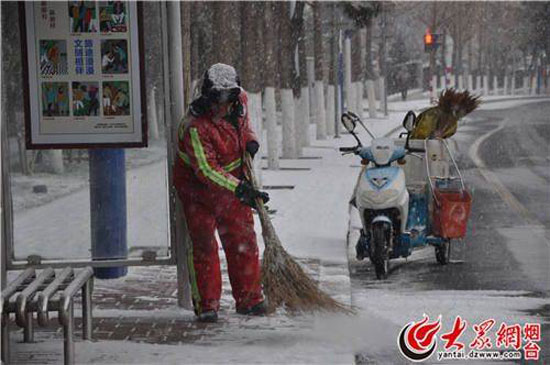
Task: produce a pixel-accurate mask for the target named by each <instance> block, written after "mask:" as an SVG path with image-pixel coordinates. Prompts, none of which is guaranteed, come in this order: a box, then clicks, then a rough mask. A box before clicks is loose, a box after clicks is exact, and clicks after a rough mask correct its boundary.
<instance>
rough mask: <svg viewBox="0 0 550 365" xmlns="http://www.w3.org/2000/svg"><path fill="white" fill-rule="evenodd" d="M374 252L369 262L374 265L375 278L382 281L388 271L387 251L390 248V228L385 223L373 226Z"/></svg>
mask: <svg viewBox="0 0 550 365" xmlns="http://www.w3.org/2000/svg"><path fill="white" fill-rule="evenodd" d="M372 238H373V249H374V252H373V254H372V257H371V261H372V263H373V264H374V271H375V272H376V278H377V279H378V280H383V279H386V278H387V277H388V273H389V270H390V259H389V255H388V249H389V247H390V239H391V226H390V225H389V224H387V223H379V224H375V225H374V227H373V228H372Z"/></svg>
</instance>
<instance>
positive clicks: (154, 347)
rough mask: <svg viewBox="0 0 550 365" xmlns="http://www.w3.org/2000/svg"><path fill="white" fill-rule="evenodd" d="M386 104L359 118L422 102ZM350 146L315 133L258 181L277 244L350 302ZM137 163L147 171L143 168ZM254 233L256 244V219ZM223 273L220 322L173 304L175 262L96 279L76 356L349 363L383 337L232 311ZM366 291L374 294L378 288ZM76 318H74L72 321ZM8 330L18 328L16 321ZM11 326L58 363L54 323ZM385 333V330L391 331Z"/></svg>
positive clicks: (345, 138) (385, 123) (106, 360)
mask: <svg viewBox="0 0 550 365" xmlns="http://www.w3.org/2000/svg"><path fill="white" fill-rule="evenodd" d="M507 103H510V102H507ZM390 105H391V107H390V115H389V117H387V118H379V119H375V120H370V119H366V120H365V121H366V123H367V125H368V126H369V128H371V129H372V131H373V132H374V133H375V134H376V135H378V136H382V135H385V134H387V133H389V132H392V131H395V129H396V128H397V127H399V125H400V124H401V121H402V119H403V116H404V115H405V112H406V111H407V110H409V109H412V110H415V111H416V112H418V111H419V110H420V109H422V108H424V107H427V106H428V102H427V100H415V101H410V102H402V103H401V102H395V103H392V104H390ZM495 105H496V104H495ZM379 115H380V114H379ZM312 132H314V131H312ZM359 133H360V136H361V138H362V140H363V142H365V143H368V142H369V139H368V137H367V134H366V133H365V132H364V131H362V130H361V129H360V128H359ZM352 145H354V140H353V138H352V137H351V136H350V135H348V134H343V135H342V138H339V139H334V138H330V139H327V140H323V141H316V140H315V139H314V138H312V143H311V146H310V147H307V148H305V149H304V153H303V156H304V157H303V158H301V159H297V160H284V159H282V160H281V161H280V165H281V169H280V170H278V171H269V170H263V174H262V175H263V184H264V185H266V186H268V187H271V188H270V189H268V191H269V193H270V195H271V202H270V203H269V205H270V208H272V209H276V211H277V212H276V213H275V214H274V216H273V223H274V225H275V228H276V230H277V232H278V234H279V236H280V239H281V241H282V243H283V245H284V246H285V248H286V249H287V250H288V252H289V253H291V254H292V255H294V256H295V257H296V258H297V259H298V260H299V261H300V262H301V263H302V264H303V265H304V266H305V267H306V269H307V270H308V272H309V273H310V274H311V275H312V276H313V277H314V278H316V279H317V280H318V281H319V283H320V285H321V287H322V288H323V289H325V290H327V291H328V292H329V293H330V294H331V295H333V296H334V297H335V298H337V299H338V300H340V301H342V302H344V303H347V304H349V303H351V286H350V278H349V270H348V256H347V247H346V232H347V225H348V221H349V216H348V201H349V197H350V194H351V191H352V189H353V185H354V184H355V181H356V178H357V174H358V172H359V168H360V165H359V160H358V159H357V158H356V157H355V156H341V155H340V153H339V152H338V147H341V146H352ZM150 168H155V167H150ZM139 171H140V170H139V169H137V170H135V171H133V172H132V174H135V180H136V181H139V180H140V176H141V173H140V172H139ZM141 171H142V173H143V174H149V175H151V174H152V172H151V171H150V170H149V169H148V168H145V169H143V170H141ZM153 175H154V173H153ZM143 181H147V179H144V180H143ZM142 189H146V190H147V189H158V184H157V183H155V182H154V181H153V183H152V184H148V185H147V186H142ZM155 191H156V190H151V191H149V193H147V192H142V193H143V194H146V195H147V196H155V194H152V193H153V192H155ZM157 196H158V193H157ZM161 208H162V207H161ZM161 208H159V209H161ZM42 217H48V216H47V215H42ZM257 223H258V222H257ZM42 224H46V222H42ZM256 232H257V234H258V237H259V246H260V248H262V249H263V242H262V241H261V238H260V237H261V235H260V233H261V229H260V226H259V224H257V226H256ZM221 256H222V257H223V254H222V255H221ZM223 280H224V282H223V289H224V291H223V294H222V303H221V311H220V321H219V322H218V323H216V324H201V323H197V322H196V321H195V320H194V315H193V313H192V312H191V311H188V310H183V309H181V308H179V307H177V303H176V274H175V268H174V267H134V268H130V269H129V273H128V276H126V277H125V278H121V279H116V280H110V281H101V280H97V281H96V285H95V289H94V311H93V314H94V328H93V338H94V341H82V340H81V339H80V333H79V332H78V330H77V331H75V332H76V334H77V342H76V360H77V363H102V364H111V363H118V364H125V363H133V364H135V363H142V364H152V363H155V364H159V363H193V364H195V363H221V362H223V363H330V364H342V363H348V364H349V363H353V362H354V353H356V352H357V350H359V349H363V348H364V346H365V342H364V336H365V334H366V333H367V332H369V333H371V335H375V337H376V336H380V333H379V332H377V331H378V330H375V331H374V332H373V325H374V326H375V327H376V323H378V322H376V320H375V319H374V322H373V318H370V317H371V316H369V317H368V318H367V317H365V316H364V315H359V316H357V317H345V316H341V315H315V316H314V315H306V316H298V317H291V316H288V315H287V314H286V313H283V312H278V313H276V314H275V315H273V316H269V317H264V318H248V317H245V316H240V315H237V314H236V313H235V309H234V303H233V299H232V297H231V292H230V285H229V282H228V278H227V274H226V272H225V265H224V274H223ZM367 299H368V300H369V301H374V302H375V301H376V300H377V298H376V295H374V296H373V297H370V298H367ZM367 299H365V301H366V300H367ZM359 302H361V303H362V302H363V301H361V300H360V301H359ZM369 304H372V303H370V302H369ZM368 307H370V305H369V306H368ZM361 309H362V310H364V308H361ZM77 313H78V311H77ZM363 314H364V313H363ZM77 315H78V314H77ZM54 320H55V319H54ZM77 324H78V326H80V320H79V319H77ZM11 328H12V330H13V331H14V332H15V328H16V327H15V326H13V325H12V326H11ZM17 332H18V333H17V334H15V333H14V334H13V335H12V337H11V341H12V343H11V345H12V347H11V348H12V360H13V361H14V362H16V363H25V364H27V363H40V364H46V363H60V362H61V361H62V334H61V332H60V331H56V329H54V328H53V327H52V328H51V329H50V330H46V331H44V330H41V329H38V330H37V332H36V335H35V338H36V341H37V342H36V343H33V344H24V343H19V341H20V340H21V337H22V333H21V331H20V330H17ZM382 332H384V331H382ZM386 332H388V333H386V337H388V338H389V337H391V336H393V334H392V333H390V332H389V331H386ZM393 341H394V339H392V344H393V343H394V342H393ZM374 343H377V341H374Z"/></svg>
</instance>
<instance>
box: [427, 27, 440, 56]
mask: <svg viewBox="0 0 550 365" xmlns="http://www.w3.org/2000/svg"><path fill="white" fill-rule="evenodd" d="M438 38H439V34H433V33H432V32H431V31H430V29H429V28H428V29H426V34H424V51H426V52H430V51H432V50H434V49H437V47H438V46H439V43H438Z"/></svg>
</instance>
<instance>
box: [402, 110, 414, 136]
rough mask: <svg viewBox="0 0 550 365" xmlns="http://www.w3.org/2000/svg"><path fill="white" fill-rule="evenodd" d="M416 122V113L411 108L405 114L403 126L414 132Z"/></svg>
mask: <svg viewBox="0 0 550 365" xmlns="http://www.w3.org/2000/svg"><path fill="white" fill-rule="evenodd" d="M415 122H416V115H415V114H414V112H413V111H412V110H409V111H408V112H407V114H406V115H405V119H403V128H405V129H406V130H407V132H412V130H413V129H414V124H415Z"/></svg>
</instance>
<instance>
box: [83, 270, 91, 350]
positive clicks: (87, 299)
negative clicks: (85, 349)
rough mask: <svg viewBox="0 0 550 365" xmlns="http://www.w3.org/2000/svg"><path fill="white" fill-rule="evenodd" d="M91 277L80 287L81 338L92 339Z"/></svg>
mask: <svg viewBox="0 0 550 365" xmlns="http://www.w3.org/2000/svg"><path fill="white" fill-rule="evenodd" d="M92 280H93V279H92V278H90V279H89V280H88V281H86V284H84V286H83V287H82V338H83V339H84V340H91V339H92Z"/></svg>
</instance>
